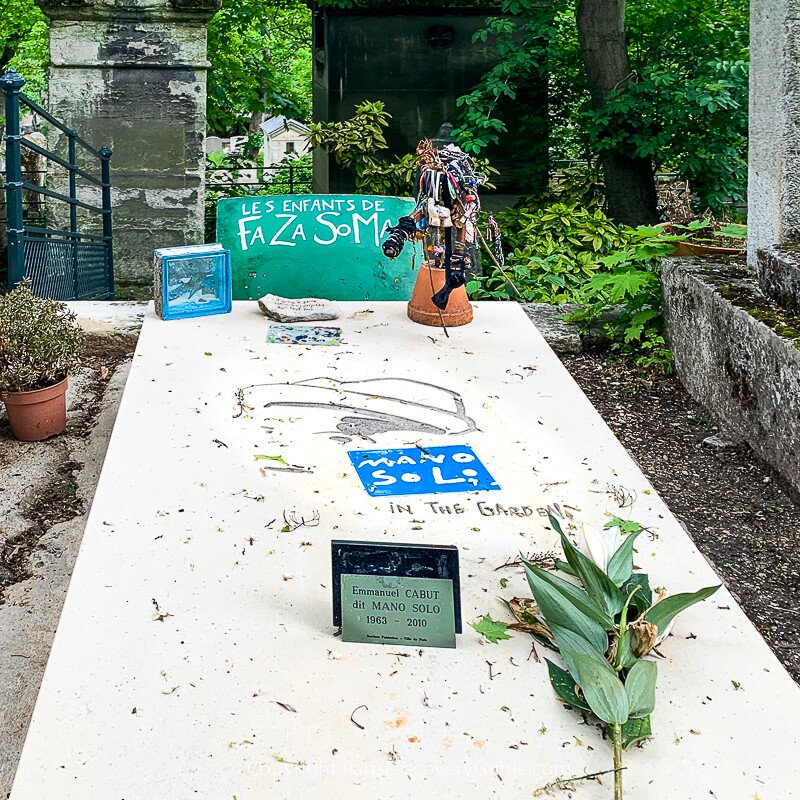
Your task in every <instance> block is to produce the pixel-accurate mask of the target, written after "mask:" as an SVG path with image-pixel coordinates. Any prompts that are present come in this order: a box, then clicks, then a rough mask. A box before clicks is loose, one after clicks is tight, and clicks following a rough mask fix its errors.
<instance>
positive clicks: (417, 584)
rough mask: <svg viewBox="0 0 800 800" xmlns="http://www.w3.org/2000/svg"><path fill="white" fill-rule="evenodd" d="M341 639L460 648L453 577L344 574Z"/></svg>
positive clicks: (411, 645) (346, 640) (412, 645)
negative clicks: (458, 645) (454, 606)
mask: <svg viewBox="0 0 800 800" xmlns="http://www.w3.org/2000/svg"><path fill="white" fill-rule="evenodd" d="M342 640H343V641H345V642H364V643H373V644H393V645H408V646H409V647H455V646H456V627H455V612H454V610H453V581H451V580H445V579H443V578H405V577H401V576H397V575H391V576H386V575H342Z"/></svg>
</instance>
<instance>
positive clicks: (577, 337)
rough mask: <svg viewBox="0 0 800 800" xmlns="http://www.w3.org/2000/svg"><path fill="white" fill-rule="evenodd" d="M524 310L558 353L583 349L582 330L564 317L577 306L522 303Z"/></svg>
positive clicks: (577, 351)
mask: <svg viewBox="0 0 800 800" xmlns="http://www.w3.org/2000/svg"><path fill="white" fill-rule="evenodd" d="M521 305H522V310H523V311H524V312H525V313H526V314H527V315H528V317H529V319H530V321H531V322H532V323H533V324H534V325H535V326H536V328H537V329H538V331H539V333H541V334H542V336H543V337H544V340H545V341H546V342H547V344H549V345H550V347H552V348H553V350H555V352H556V353H580V352H581V351H582V350H583V343H582V341H581V334H580V330H579V329H578V327H577V326H576V325H570V324H569V323H568V322H564V319H563V317H564V316H565V315H566V314H568V313H569V312H570V311H572V310H574V309H575V306H570V307H569V308H566V307H564V306H551V305H550V304H549V303H522V304H521Z"/></svg>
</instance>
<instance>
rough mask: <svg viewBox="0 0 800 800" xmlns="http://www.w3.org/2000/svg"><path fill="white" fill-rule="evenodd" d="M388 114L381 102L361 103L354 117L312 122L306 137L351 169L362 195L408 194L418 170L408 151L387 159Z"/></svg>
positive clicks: (389, 116) (313, 145) (389, 117)
mask: <svg viewBox="0 0 800 800" xmlns="http://www.w3.org/2000/svg"><path fill="white" fill-rule="evenodd" d="M390 119H391V114H389V113H388V112H387V111H386V109H385V108H384V105H383V103H381V102H380V101H376V102H374V103H370V102H364V103H361V104H360V105H358V106H356V113H355V116H354V117H351V118H350V119H346V120H343V121H342V122H315V123H313V124H312V125H311V133H310V134H309V137H308V140H309V142H310V143H311V146H312V147H322V148H324V149H325V150H327V151H328V152H329V153H330V154H331V155H332V156H333V157H334V158H335V159H336V162H337V163H338V164H340V165H341V166H343V167H346V168H347V169H349V170H351V171H352V172H353V175H354V178H355V187H356V191H358V192H361V193H364V194H387V195H407V194H408V193H409V191H410V188H411V185H412V183H413V181H414V175H415V173H416V171H417V159H416V157H415V156H413V155H411V154H408V155H405V156H403V157H402V158H397V159H391V158H388V157H387V155H386V153H385V152H384V151H386V150H387V149H388V145H387V143H386V136H385V130H386V128H387V127H388V125H389V120H390Z"/></svg>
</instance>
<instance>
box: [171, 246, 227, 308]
mask: <svg viewBox="0 0 800 800" xmlns="http://www.w3.org/2000/svg"><path fill="white" fill-rule="evenodd" d="M171 251H172V252H171ZM187 251H188V252H187ZM156 277H157V282H158V283H160V286H158V285H157V287H156V288H157V290H158V291H159V292H160V296H158V297H157V302H156V311H157V312H158V313H159V314H160V316H161V317H162V319H185V318H187V317H204V316H209V315H211V314H227V313H228V312H230V310H231V254H230V251H229V250H223V249H222V248H221V247H220V246H219V245H216V246H214V245H206V246H204V247H191V248H188V247H187V248H168V249H163V250H157V251H156ZM159 277H160V281H159V280H158V278H159ZM159 301H160V302H159Z"/></svg>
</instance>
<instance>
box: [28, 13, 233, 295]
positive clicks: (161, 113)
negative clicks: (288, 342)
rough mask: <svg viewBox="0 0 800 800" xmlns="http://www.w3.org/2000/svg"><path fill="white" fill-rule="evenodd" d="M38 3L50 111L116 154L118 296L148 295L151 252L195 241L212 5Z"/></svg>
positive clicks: (199, 237) (199, 235)
mask: <svg viewBox="0 0 800 800" xmlns="http://www.w3.org/2000/svg"><path fill="white" fill-rule="evenodd" d="M37 2H38V3H39V5H40V7H41V8H42V11H44V13H45V14H46V15H47V16H48V17H49V18H50V86H49V107H50V110H51V112H52V113H53V114H54V115H55V116H56V117H58V118H59V119H61V120H62V121H64V122H65V123H66V124H67V125H69V126H71V127H73V128H75V129H76V130H77V131H78V132H79V134H80V135H81V136H82V137H83V138H84V139H86V140H87V141H88V142H89V143H90V144H91V145H93V146H94V147H100V146H102V145H107V146H108V147H110V148H111V149H112V150H113V151H114V156H113V158H112V161H111V165H112V169H111V181H112V187H113V191H112V203H113V209H114V261H115V271H116V277H117V293H118V296H121V297H129V296H137V297H139V296H143V295H146V294H147V293H148V292H149V291H150V288H149V287H150V286H151V285H152V254H153V248H155V247H166V246H172V245H182V244H196V243H200V242H202V241H203V206H204V182H205V175H204V171H205V170H204V146H203V144H204V138H205V127H206V70H207V68H208V62H207V60H206V24H207V22H208V20H209V19H210V18H211V17H212V16H213V15H214V13H215V12H216V11H217V9H218V8H219V4H220V0H122V2H120V1H119V0H82V2H81V3H80V4H77V3H71V2H69V1H68V0H37ZM56 146H57V143H56Z"/></svg>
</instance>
